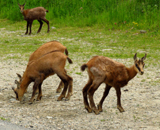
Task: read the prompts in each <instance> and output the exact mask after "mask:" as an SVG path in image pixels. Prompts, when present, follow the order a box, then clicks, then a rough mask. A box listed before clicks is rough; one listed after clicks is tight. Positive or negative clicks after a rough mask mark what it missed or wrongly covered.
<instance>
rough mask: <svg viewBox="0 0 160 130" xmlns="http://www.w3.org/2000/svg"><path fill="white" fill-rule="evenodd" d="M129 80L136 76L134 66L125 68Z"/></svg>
mask: <svg viewBox="0 0 160 130" xmlns="http://www.w3.org/2000/svg"><path fill="white" fill-rule="evenodd" d="M127 71H128V75H129V80H131V79H133V78H134V77H135V76H136V75H137V71H136V68H135V65H132V66H131V67H130V68H127Z"/></svg>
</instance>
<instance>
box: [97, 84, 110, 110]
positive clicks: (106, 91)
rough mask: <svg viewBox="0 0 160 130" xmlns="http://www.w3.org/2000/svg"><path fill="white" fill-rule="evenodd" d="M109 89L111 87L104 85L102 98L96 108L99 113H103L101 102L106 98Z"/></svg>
mask: <svg viewBox="0 0 160 130" xmlns="http://www.w3.org/2000/svg"><path fill="white" fill-rule="evenodd" d="M111 87H112V86H109V85H107V84H106V87H105V91H104V93H103V97H102V98H101V100H100V102H99V104H98V106H97V107H98V110H99V112H102V111H103V109H102V105H103V102H104V100H105V98H106V97H107V96H108V93H109V91H110V89H111Z"/></svg>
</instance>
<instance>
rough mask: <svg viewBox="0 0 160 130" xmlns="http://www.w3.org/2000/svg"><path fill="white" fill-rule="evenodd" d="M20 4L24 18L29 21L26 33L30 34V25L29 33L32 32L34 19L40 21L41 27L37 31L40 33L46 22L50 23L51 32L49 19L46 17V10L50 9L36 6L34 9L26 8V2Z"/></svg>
mask: <svg viewBox="0 0 160 130" xmlns="http://www.w3.org/2000/svg"><path fill="white" fill-rule="evenodd" d="M18 5H19V8H20V11H21V13H22V14H23V16H24V20H26V21H27V29H26V33H25V34H28V26H29V27H30V32H29V35H30V34H31V32H32V31H31V28H32V23H33V20H38V22H39V23H40V27H39V29H38V31H37V33H39V32H40V31H41V28H42V25H43V22H42V20H43V21H44V22H46V23H47V25H48V31H47V32H49V30H50V29H49V28H50V27H49V21H48V20H47V19H46V18H45V16H46V12H48V10H46V9H45V8H43V7H36V8H33V9H26V10H24V6H25V4H23V5H20V4H18Z"/></svg>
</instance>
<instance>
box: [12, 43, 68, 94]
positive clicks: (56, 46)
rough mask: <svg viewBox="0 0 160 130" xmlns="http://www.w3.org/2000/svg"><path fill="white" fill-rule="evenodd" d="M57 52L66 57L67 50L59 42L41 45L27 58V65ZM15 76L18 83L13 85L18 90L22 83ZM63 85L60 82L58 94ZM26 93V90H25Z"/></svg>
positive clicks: (20, 77) (20, 78)
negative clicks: (15, 85)
mask: <svg viewBox="0 0 160 130" xmlns="http://www.w3.org/2000/svg"><path fill="white" fill-rule="evenodd" d="M55 50H58V51H60V52H62V53H64V52H65V54H66V55H68V50H67V48H66V47H65V46H64V45H62V44H61V43H60V42H58V41H50V42H47V43H44V44H43V45H41V46H40V47H39V48H38V49H37V50H36V51H34V52H33V53H32V54H31V55H30V57H29V61H28V64H30V63H31V62H32V61H35V60H37V59H38V58H40V57H42V56H43V55H45V54H47V53H50V52H52V51H55ZM17 76H18V77H19V81H17V80H15V83H16V84H17V88H19V86H20V83H21V81H22V76H21V75H20V74H17ZM63 86H64V84H63V82H62V81H61V82H60V84H59V86H58V88H57V90H56V92H57V93H60V92H61V90H62V88H63ZM26 91H27V90H26Z"/></svg>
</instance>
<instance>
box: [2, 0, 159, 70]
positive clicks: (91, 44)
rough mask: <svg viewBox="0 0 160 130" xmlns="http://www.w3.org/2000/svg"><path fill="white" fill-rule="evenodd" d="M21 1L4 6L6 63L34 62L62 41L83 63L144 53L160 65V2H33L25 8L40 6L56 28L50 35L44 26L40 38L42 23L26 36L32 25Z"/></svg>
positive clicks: (3, 32)
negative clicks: (42, 48)
mask: <svg viewBox="0 0 160 130" xmlns="http://www.w3.org/2000/svg"><path fill="white" fill-rule="evenodd" d="M18 3H20V4H23V3H24V1H23V0H19V1H18V0H12V1H11V0H5V1H2V0H1V2H0V18H1V19H0V22H1V24H0V46H1V47H0V57H3V59H20V60H28V57H29V55H30V54H31V53H32V52H33V51H34V50H36V49H37V48H38V47H39V46H40V45H42V44H43V43H45V42H48V41H50V40H57V41H59V42H61V43H62V44H64V45H65V46H66V47H67V48H68V50H69V53H70V57H71V58H74V60H75V61H77V63H79V62H78V61H83V60H84V61H86V59H87V60H88V59H89V58H91V56H93V55H104V56H108V57H111V58H132V57H133V55H134V53H135V52H138V56H139V57H141V56H143V55H144V53H147V54H148V55H147V58H148V59H149V60H148V62H149V63H148V64H149V65H157V64H159V53H160V46H159V45H160V44H159V41H160V32H159V23H160V22H159V21H160V17H158V16H159V14H160V1H159V0H100V1H97V0H92V1H91V0H79V1H78V0H63V1H62V0H53V1H49V0H45V1H44V0H32V1H27V3H26V5H25V9H29V8H34V7H37V6H43V7H45V8H46V9H48V10H49V13H48V14H47V15H46V17H47V19H49V20H50V25H51V32H50V33H48V34H47V33H46V31H47V26H46V23H44V25H43V28H42V31H41V33H39V34H37V33H36V32H37V30H38V27H39V23H38V22H36V21H35V22H34V23H33V26H32V35H31V36H28V35H24V33H25V29H26V21H24V20H23V16H22V14H21V13H20V11H19V7H18ZM52 27H53V28H54V27H55V28H56V29H53V28H52ZM140 30H145V31H146V33H140ZM153 61H154V62H153ZM79 64H80V63H79ZM78 73H79V72H78Z"/></svg>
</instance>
